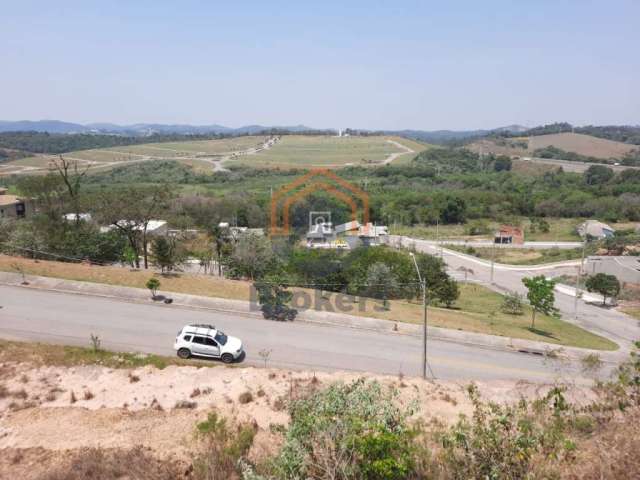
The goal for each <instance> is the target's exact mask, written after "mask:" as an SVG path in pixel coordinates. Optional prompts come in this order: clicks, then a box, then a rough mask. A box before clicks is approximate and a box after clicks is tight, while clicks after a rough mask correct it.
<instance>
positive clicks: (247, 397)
mask: <svg viewBox="0 0 640 480" xmlns="http://www.w3.org/2000/svg"><path fill="white" fill-rule="evenodd" d="M238 401H239V402H240V403H241V404H243V405H244V404H246V403H251V402H253V395H252V393H251V392H250V391H248V390H247V391H246V392H242V393H241V394H240V396H239V397H238Z"/></svg>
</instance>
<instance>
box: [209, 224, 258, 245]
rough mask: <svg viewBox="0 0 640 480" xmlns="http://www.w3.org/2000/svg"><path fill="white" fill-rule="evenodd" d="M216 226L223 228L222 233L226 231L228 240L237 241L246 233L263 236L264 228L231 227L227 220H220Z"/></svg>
mask: <svg viewBox="0 0 640 480" xmlns="http://www.w3.org/2000/svg"><path fill="white" fill-rule="evenodd" d="M218 227H219V228H221V229H222V230H223V235H224V233H225V232H226V236H227V239H229V240H234V241H238V239H239V238H241V237H243V236H247V235H253V236H256V237H264V228H249V227H231V226H229V223H228V222H220V223H218Z"/></svg>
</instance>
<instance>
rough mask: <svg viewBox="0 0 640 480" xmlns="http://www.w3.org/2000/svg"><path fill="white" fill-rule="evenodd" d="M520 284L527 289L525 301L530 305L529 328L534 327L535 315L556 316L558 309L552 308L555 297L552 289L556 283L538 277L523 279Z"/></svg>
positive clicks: (543, 277)
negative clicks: (538, 313)
mask: <svg viewBox="0 0 640 480" xmlns="http://www.w3.org/2000/svg"><path fill="white" fill-rule="evenodd" d="M522 283H524V286H525V287H527V289H528V291H527V299H528V300H529V304H530V305H531V328H535V326H536V313H537V312H540V313H544V314H545V315H557V314H558V309H557V308H556V307H555V306H554V303H555V300H556V297H555V294H554V293H553V289H554V288H555V286H556V282H555V281H554V280H551V279H547V277H545V276H544V275H538V276H536V277H532V278H529V277H527V278H523V279H522Z"/></svg>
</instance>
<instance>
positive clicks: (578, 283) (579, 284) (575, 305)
mask: <svg viewBox="0 0 640 480" xmlns="http://www.w3.org/2000/svg"><path fill="white" fill-rule="evenodd" d="M586 247H587V238H586V237H585V238H584V240H582V258H581V259H580V269H579V270H578V278H577V279H576V292H575V293H576V296H575V298H574V300H573V316H574V318H575V319H576V320H577V319H578V297H579V296H580V288H581V287H582V272H583V271H584V254H585V250H586Z"/></svg>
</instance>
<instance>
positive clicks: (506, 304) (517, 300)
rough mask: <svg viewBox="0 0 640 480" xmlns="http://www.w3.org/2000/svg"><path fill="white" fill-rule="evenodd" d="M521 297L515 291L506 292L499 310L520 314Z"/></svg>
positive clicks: (522, 305)
mask: <svg viewBox="0 0 640 480" xmlns="http://www.w3.org/2000/svg"><path fill="white" fill-rule="evenodd" d="M522 298H523V297H522V295H521V294H519V293H517V292H511V293H507V294H506V295H505V296H504V299H503V300H502V305H501V306H500V310H502V311H503V312H504V313H508V314H509V315H522V314H523V313H524V303H523V301H522Z"/></svg>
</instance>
